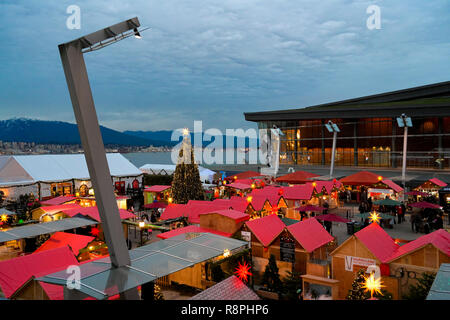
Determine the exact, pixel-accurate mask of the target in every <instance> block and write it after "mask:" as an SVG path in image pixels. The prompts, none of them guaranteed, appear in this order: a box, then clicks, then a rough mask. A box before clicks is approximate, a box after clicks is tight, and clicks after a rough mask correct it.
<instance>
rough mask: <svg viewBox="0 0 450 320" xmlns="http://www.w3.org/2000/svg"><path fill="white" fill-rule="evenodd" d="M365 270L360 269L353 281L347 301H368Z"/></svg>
mask: <svg viewBox="0 0 450 320" xmlns="http://www.w3.org/2000/svg"><path fill="white" fill-rule="evenodd" d="M364 275H365V271H364V269H360V270H359V271H358V273H357V274H356V277H355V280H353V283H352V288H351V289H350V290H349V291H348V294H347V297H346V299H347V300H366V299H367V297H366V294H365V289H364V284H365V282H366V278H365V276H364Z"/></svg>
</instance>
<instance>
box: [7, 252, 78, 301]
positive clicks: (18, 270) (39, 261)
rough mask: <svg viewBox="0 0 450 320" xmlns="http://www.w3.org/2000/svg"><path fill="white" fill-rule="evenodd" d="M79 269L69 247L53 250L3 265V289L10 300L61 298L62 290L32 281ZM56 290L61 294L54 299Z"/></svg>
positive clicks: (22, 257)
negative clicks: (67, 270)
mask: <svg viewBox="0 0 450 320" xmlns="http://www.w3.org/2000/svg"><path fill="white" fill-rule="evenodd" d="M70 265H78V261H77V259H76V258H75V255H74V254H73V252H72V250H71V249H70V248H69V246H67V245H65V246H63V247H58V248H53V249H50V250H45V251H42V252H38V253H33V254H30V255H26V256H21V257H17V258H14V259H10V260H6V261H0V289H1V291H2V292H3V294H4V295H5V297H6V298H9V299H17V300H41V299H42V300H49V299H52V298H53V299H54V298H56V297H61V293H62V291H63V288H62V287H61V286H56V285H50V286H47V285H45V284H44V285H43V284H42V283H38V282H34V281H32V279H33V277H39V276H43V275H46V274H48V273H50V272H54V271H57V270H63V269H66V268H67V267H68V266H70ZM55 287H58V288H59V289H60V292H61V293H60V294H56V296H55Z"/></svg>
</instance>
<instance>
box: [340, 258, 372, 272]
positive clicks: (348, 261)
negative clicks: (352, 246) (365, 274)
mask: <svg viewBox="0 0 450 320" xmlns="http://www.w3.org/2000/svg"><path fill="white" fill-rule="evenodd" d="M355 264H356V265H358V266H362V267H368V266H372V265H376V264H377V262H376V261H375V260H373V259H366V258H360V257H352V256H345V271H352V272H353V265H355Z"/></svg>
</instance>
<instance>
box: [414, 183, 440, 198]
mask: <svg viewBox="0 0 450 320" xmlns="http://www.w3.org/2000/svg"><path fill="white" fill-rule="evenodd" d="M445 186H447V183H445V182H444V181H442V180H440V179H438V178H432V179H430V180H428V181H426V182H424V183H422V184H421V185H420V186H418V187H416V188H414V190H416V191H421V192H426V193H428V195H429V196H434V197H436V198H439V190H440V189H442V188H444V187H445Z"/></svg>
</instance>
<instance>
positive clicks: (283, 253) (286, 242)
mask: <svg viewBox="0 0 450 320" xmlns="http://www.w3.org/2000/svg"><path fill="white" fill-rule="evenodd" d="M280 260H281V261H286V262H295V240H294V239H292V238H290V237H280Z"/></svg>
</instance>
